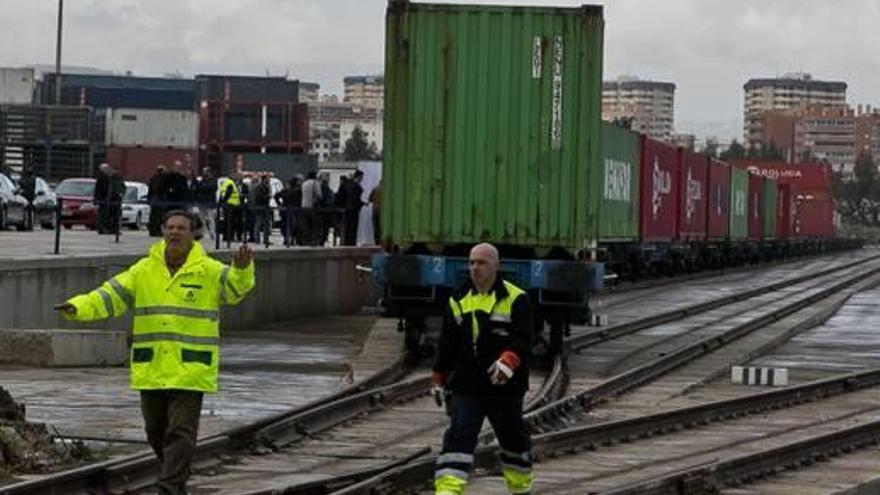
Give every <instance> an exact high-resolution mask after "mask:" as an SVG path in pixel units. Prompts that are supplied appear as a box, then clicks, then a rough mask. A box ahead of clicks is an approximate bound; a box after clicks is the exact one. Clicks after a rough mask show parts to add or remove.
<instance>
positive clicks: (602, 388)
mask: <svg viewBox="0 0 880 495" xmlns="http://www.w3.org/2000/svg"><path fill="white" fill-rule="evenodd" d="M865 263H866V264H867V263H869V262H865ZM860 265H862V263H859V264H856V265H848V266H846V267H844V268H842V270H843V271H844V275H842V276H838V278H839V279H840V280H838V281H837V282H836V283H834V284H831V285H830V286H829V287H825V288H822V287H820V286H823V285H826V284H828V282H829V280H828V278H829V277H833V276H834V275H832V274H831V273H820V274H816V276H818V277H824V278H819V279H816V280H814V281H813V282H814V283H812V284H809V283H807V284H806V286H805V287H796V285H797V283H802V284H803V283H804V282H805V281H808V280H811V278H810V277H802V279H800V280H796V281H789V282H792V283H789V284H787V286H789V287H794V288H793V289H792V290H791V291H790V292H794V293H795V294H800V297H795V300H794V301H793V302H787V303H785V304H784V307H780V308H769V310H768V311H766V312H765V313H763V314H761V315H755V316H753V317H751V318H749V319H748V320H747V321H744V322H742V323H740V324H737V325H734V326H733V327H732V328H728V329H726V330H724V331H723V332H722V333H721V334H719V335H715V336H707V337H703V338H701V339H699V340H698V341H697V342H695V343H694V344H693V345H691V346H687V347H684V348H681V349H679V351H677V352H675V353H673V354H669V355H668V356H664V357H662V358H658V359H656V360H654V361H651V362H648V363H646V364H644V365H642V366H639V367H637V368H633V369H631V370H629V371H628V372H624V373H621V374H620V375H619V376H617V377H614V378H613V379H610V380H606V381H605V382H602V383H600V384H597V386H596V387H592V388H588V389H585V390H583V391H581V392H579V393H578V394H576V395H574V396H569V397H566V398H564V399H562V400H560V401H557V402H555V403H551V404H548V405H547V406H544V407H542V408H540V409H538V410H536V411H534V412H532V413H530V414H528V415H527V419H528V420H529V422H530V423H531V424H532V425H533V427H534V428H535V431H552V430H554V429H565V428H566V427H569V426H570V425H571V424H572V423H576V422H578V421H583V420H585V419H588V418H585V417H584V416H583V415H582V413H585V412H588V411H589V410H590V409H591V408H593V407H595V406H596V405H598V404H600V403H602V402H604V401H607V400H609V399H610V398H612V397H615V396H617V395H619V394H620V393H623V392H624V391H626V390H629V389H631V388H633V387H635V386H638V385H640V384H643V383H645V382H646V381H650V380H651V379H653V378H656V377H657V376H660V375H662V374H664V373H665V372H668V371H669V370H672V369H676V368H677V367H679V366H681V365H682V364H683V363H684V362H686V361H687V360H688V359H692V358H693V357H694V356H699V355H703V354H705V353H706V352H708V351H710V350H713V349H717V348H720V347H722V346H723V344H725V343H727V342H729V341H731V340H735V338H734V337H738V336H742V335H744V334H748V333H749V332H752V331H754V330H756V329H758V328H762V327H764V326H766V325H768V324H770V323H773V322H775V321H778V320H779V319H780V318H784V317H785V316H786V315H788V314H791V313H794V312H796V311H798V310H800V309H803V308H805V307H807V306H810V305H811V304H814V303H815V302H816V301H818V300H821V299H823V298H825V297H829V296H831V295H832V294H834V293H836V292H837V291H840V290H844V289H846V288H848V287H850V286H852V285H854V284H857V283H859V282H860V281H863V280H865V279H866V278H868V277H870V276H872V275H875V274H876V273H878V272H880V264H877V263H876V262H874V263H872V264H867V265H866V266H860ZM847 270H849V271H847ZM782 285H783V286H784V285H786V284H782ZM778 288H779V287H777V290H778ZM766 293H767V292H762V291H758V292H756V294H757V295H758V297H759V296H760V295H763V294H766ZM780 304H781V303H780ZM631 326H639V325H631ZM689 338H691V339H693V336H691V337H689ZM572 347H573V348H574V347H576V345H572ZM575 360H576V357H575V356H572V357H571V358H570V359H569V364H570V365H572V363H573V362H574V361H575ZM575 380H576V378H574V379H573V383H574V381H575ZM572 386H574V385H572ZM486 448H489V449H490V450H489V451H490V452H491V448H490V447H486ZM486 462H487V465H494V463H495V462H496V460H495V457H493V456H491V455H489V456H488V457H487V459H486ZM539 469H542V468H539ZM432 471H433V466H432V459H430V458H429V459H426V460H422V461H417V462H414V463H411V464H410V465H409V466H403V467H397V468H395V469H392V470H389V471H387V472H385V473H382V474H380V475H376V476H373V477H372V478H369V479H366V480H364V481H362V482H360V483H358V484H355V485H352V486H350V487H348V488H346V489H343V490H340V491H338V492H333V493H340V494H342V493H344V494H350V493H398V492H400V493H403V490H405V489H417V488H418V485H419V484H420V483H424V482H425V481H426V480H429V479H430V478H431V476H432ZM495 481H497V480H495ZM499 486H501V485H499ZM484 489H486V487H485V486H482V487H480V488H479V489H478V488H477V487H473V488H472V490H476V492H477V493H484V491H483V490H484ZM278 493H300V492H297V491H278ZM302 493H309V492H302ZM485 493H489V492H485ZM547 493H552V492H547ZM572 493H583V492H572Z"/></svg>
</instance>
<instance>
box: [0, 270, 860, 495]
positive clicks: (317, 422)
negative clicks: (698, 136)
mask: <svg viewBox="0 0 880 495" xmlns="http://www.w3.org/2000/svg"><path fill="white" fill-rule="evenodd" d="M873 259H874V258H865V259H859V260H856V261H851V262H847V263H844V264H842V265H840V266H837V267H835V268H833V269H829V270H827V271H824V272H819V273H814V274H813V276H823V275H828V274H831V273H833V272H835V271H840V270H847V269H855V268H856V267H859V266H861V265H863V264H866V263H870V262H871V261H872V260H873ZM807 279H808V277H806V276H804V277H797V278H795V279H793V280H788V281H785V282H783V283H774V284H771V285H768V286H764V287H760V288H754V289H750V290H748V291H745V292H744V293H742V294H733V295H730V296H725V297H723V298H717V299H714V300H710V301H703V302H701V303H699V304H696V305H691V306H690V307H685V308H679V309H676V310H675V311H671V312H667V313H665V314H660V315H655V316H652V317H648V318H642V319H639V320H635V321H630V322H627V323H625V324H623V325H618V326H616V327H610V328H607V329H602V330H599V331H594V332H584V333H582V334H580V335H577V336H575V337H573V338H572V339H569V340H568V342H567V349H568V350H569V351H575V350H578V349H582V348H584V347H587V346H591V345H595V343H597V342H604V341H608V340H616V339H619V338H621V336H623V335H626V334H628V333H632V332H637V331H639V330H640V329H647V328H650V327H652V326H656V325H657V324H660V323H663V322H669V321H674V320H675V319H681V318H685V317H688V316H689V315H694V314H696V313H698V312H699V311H706V310H711V309H712V308H717V307H722V306H725V305H730V304H733V303H735V302H736V301H739V300H741V299H742V298H743V297H745V296H746V295H747V294H754V295H756V294H766V293H770V292H772V291H774V290H779V289H780V288H784V287H788V286H792V285H795V284H797V283H800V282H802V281H804V280H807ZM406 373H407V372H406V370H404V369H403V368H402V361H401V362H398V363H395V365H393V366H389V367H388V368H386V369H385V370H383V372H382V373H379V374H377V375H375V376H373V377H371V378H370V379H369V380H366V381H364V382H363V383H361V384H358V385H357V386H356V387H352V388H350V389H347V390H346V391H343V392H340V393H338V394H335V395H334V396H331V397H329V398H327V399H324V400H322V401H318V402H316V403H313V404H310V405H308V406H306V407H303V408H299V409H297V410H293V411H288V412H286V413H284V414H281V415H277V416H275V417H272V418H267V419H265V420H263V421H260V422H257V423H254V424H250V425H247V426H245V427H241V428H237V429H235V430H232V431H229V432H226V433H224V434H220V435H215V436H213V437H209V438H207V439H205V440H203V441H200V442H199V447H198V454H197V462H196V464H197V466H205V465H208V466H210V467H208V468H202V469H203V471H202V472H203V473H209V474H213V475H214V477H215V478H216V477H217V476H218V474H219V473H221V472H222V471H223V469H224V468H223V467H218V466H220V463H219V462H218V460H219V459H227V460H228V458H229V457H230V456H233V457H235V458H236V459H240V458H241V457H242V456H243V455H250V454H256V455H258V456H259V455H260V454H268V453H272V454H273V456H275V455H277V454H278V451H283V450H285V449H287V448H288V447H289V446H291V445H294V444H296V450H297V451H301V452H303V453H306V454H307V453H308V451H307V450H303V446H304V445H305V444H306V443H307V442H309V441H313V440H314V439H315V438H316V435H317V438H327V436H323V437H322V436H321V432H327V431H330V432H334V431H337V430H338V432H342V433H341V434H342V435H343V437H344V435H348V434H350V433H351V431H353V430H352V428H351V426H352V425H356V424H358V423H361V424H363V425H369V423H370V422H371V421H372V420H373V419H374V417H376V416H379V415H381V414H382V413H386V412H387V413H388V414H386V415H387V416H388V417H389V418H391V420H390V423H389V424H390V425H393V426H396V427H397V428H399V427H400V424H401V423H404V424H405V423H406V422H407V421H410V422H411V421H412V417H413V414H415V415H417V416H416V417H418V418H419V419H418V423H419V424H418V425H417V428H415V429H414V430H410V431H407V432H404V434H403V435H398V436H397V437H395V436H394V435H392V432H391V431H390V430H388V431H381V429H379V428H376V429H375V431H374V435H375V436H374V437H373V440H375V442H374V443H372V444H365V445H371V446H372V447H371V448H372V450H373V451H380V449H390V448H392V447H394V448H398V447H402V448H399V449H397V450H396V451H395V453H394V455H391V456H386V458H385V459H383V461H384V462H378V463H377V462H376V460H375V459H371V460H369V462H367V463H364V462H361V464H360V465H358V463H357V462H350V463H349V464H347V465H346V464H344V463H339V462H336V461H334V460H333V459H332V458H333V457H334V455H333V454H328V451H327V450H324V451H322V452H314V451H313V452H311V454H313V455H312V457H313V458H320V457H321V456H322V455H323V456H324V457H326V458H327V460H326V462H325V463H324V465H325V466H327V465H331V464H334V463H335V464H336V468H337V473H336V474H334V475H333V476H329V477H328V476H326V475H321V476H320V477H319V476H315V479H314V480H312V481H305V482H304V481H303V480H302V476H300V477H298V478H296V481H295V482H292V483H287V484H285V482H284V481H283V479H282V478H283V477H284V473H285V472H287V473H289V472H290V470H289V469H287V470H286V471H285V467H286V466H281V467H278V468H277V469H276V470H275V471H270V473H271V475H272V476H275V477H277V478H279V481H278V482H277V483H274V484H273V487H270V488H267V489H265V490H262V491H260V490H256V491H253V493H328V490H329V489H330V488H337V487H338V488H342V487H345V486H355V487H356V486H357V485H356V484H355V485H353V484H354V483H359V482H365V480H366V482H368V481H369V480H370V479H372V478H376V477H380V478H381V477H384V476H386V475H387V474H388V473H390V472H393V471H394V469H404V466H407V465H409V464H412V463H413V462H419V459H421V458H423V457H425V455H426V454H427V453H428V452H429V451H428V450H427V448H426V447H427V446H428V444H429V443H430V442H429V441H428V440H429V439H433V440H439V438H440V434H439V433H440V432H441V431H442V429H443V427H444V426H445V422H446V418H445V416H444V415H443V414H442V412H440V411H438V410H437V409H436V407H435V406H434V405H433V404H432V403H431V402H432V401H431V400H430V398H428V397H425V395H424V394H425V392H426V391H427V388H428V383H427V379H426V378H414V379H408V380H404V381H400V380H399V379H400V377H401V376H404V375H406ZM567 377H568V374H567V373H566V372H565V369H564V365H563V364H562V362H561V361H557V362H556V364H555V366H554V369H553V370H552V371H550V372H549V373H547V377H546V380H545V381H544V385H542V386H540V387H535V388H536V393H535V394H534V395H533V396H532V400H531V401H530V410H534V411H536V413H534V414H537V411H549V410H552V409H553V408H556V407H559V404H560V402H558V401H554V400H553V399H554V398H556V397H558V396H559V395H560V394H561V393H562V391H563V390H564V388H565V381H566V379H567ZM567 403H571V400H570V399H569V400H568V402H567ZM371 413H379V414H373V415H372V416H370V415H371ZM395 414H397V417H396V418H395V416H394V415H395ZM534 414H533V415H531V416H530V417H534V418H542V416H541V415H540V414H539V415H538V416H535V415H534ZM432 415H436V416H437V418H432ZM425 418H428V419H427V420H426V419H425ZM544 421H546V419H540V420H535V421H534V424H535V425H538V424H542V422H544ZM435 423H436V424H435ZM369 428H370V427H369V426H367V429H369ZM419 431H421V434H422V436H421V437H419V436H418V433H419ZM409 433H415V434H416V436H415V437H412V438H415V439H419V438H421V439H423V440H425V442H422V443H419V442H416V441H413V442H410V443H409V444H406V445H402V443H401V441H400V439H401V438H407V437H411V435H409ZM329 438H332V435H330V437H329ZM343 440H345V439H344V438H343ZM325 447H326V445H325ZM267 457H270V456H267ZM337 457H346V454H340V455H339V456H337ZM349 457H351V459H349V460H350V461H358V460H360V461H363V460H364V459H357V457H358V456H357V455H355V456H349ZM361 457H363V456H362V455H361ZM235 462H240V460H236V461H235ZM227 464H228V463H227ZM233 464H234V463H233ZM278 464H284V462H278ZM365 464H369V465H365ZM316 465H320V461H319V462H318V463H315V464H313V465H311V466H304V468H305V470H306V471H305V472H310V473H314V472H315V471H314V468H315V466H316ZM340 468H345V469H347V472H338V471H340ZM228 472H229V470H228V469H227V473H228ZM155 476H156V465H155V460H154V459H153V456H152V455H151V454H141V455H136V456H130V457H128V458H125V459H121V460H116V461H108V462H105V463H99V464H94V465H90V466H84V467H82V468H78V469H74V470H71V471H67V472H63V473H58V474H57V475H53V476H48V477H46V478H42V479H39V480H34V481H29V482H24V483H18V484H15V485H9V486H6V487H3V488H2V489H0V493H58V494H61V493H84V492H92V493H117V492H123V491H132V490H137V489H139V488H142V487H145V486H148V485H149V484H150V483H151V482H152V481H153V480H154V479H155ZM210 477H211V476H206V479H207V478H210ZM264 477H265V476H264ZM216 479H219V478H216ZM195 481H197V482H198V477H197V478H196V480H195ZM310 483H311V487H310V485H309V484H310ZM319 486H320V487H321V488H319ZM197 490H198V487H197ZM310 490H311V491H310ZM196 493H198V491H196ZM211 493H216V491H211ZM229 493H240V492H229Z"/></svg>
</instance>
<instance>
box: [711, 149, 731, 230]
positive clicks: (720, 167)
mask: <svg viewBox="0 0 880 495" xmlns="http://www.w3.org/2000/svg"><path fill="white" fill-rule="evenodd" d="M708 195H709V202H708V204H707V205H706V210H707V211H706V216H707V221H706V224H707V227H706V230H707V232H706V236H707V238H708V239H710V240H713V241H717V240H724V239H727V235H728V233H729V232H730V211H731V199H730V198H731V195H730V167H729V166H728V165H727V164H726V163H724V162H719V161H718V160H710V161H709V181H708Z"/></svg>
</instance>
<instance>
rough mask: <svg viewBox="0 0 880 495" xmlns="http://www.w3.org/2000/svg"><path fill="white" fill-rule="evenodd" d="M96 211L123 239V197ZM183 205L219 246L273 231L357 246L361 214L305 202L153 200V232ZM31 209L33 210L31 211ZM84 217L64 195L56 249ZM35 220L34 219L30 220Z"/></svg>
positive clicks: (201, 233)
mask: <svg viewBox="0 0 880 495" xmlns="http://www.w3.org/2000/svg"><path fill="white" fill-rule="evenodd" d="M92 203H93V204H94V207H95V209H96V210H97V211H96V219H95V222H96V225H95V227H96V229H97V230H98V231H99V232H103V233H109V234H111V235H114V236H115V241H116V242H117V243H118V242H119V236H120V234H121V230H122V222H121V220H122V208H123V206H124V205H123V203H122V202H121V201H108V202H103V203H102V202H92ZM173 210H184V211H187V212H188V213H190V214H191V215H192V216H193V218H194V220H195V233H196V238H197V239H199V240H201V239H204V238H208V239H210V240H211V241H212V242H213V243H214V246H215V248H216V249H220V247H221V245H222V244H223V243H225V244H226V247H227V248H229V247H231V244H232V243H233V242H252V243H254V244H262V245H264V246H265V247H267V248H268V247H269V246H270V245H273V242H272V240H271V237H272V236H273V235H274V234H276V233H277V234H279V235H280V236H281V245H283V246H284V247H288V248H289V247H297V246H314V247H319V246H327V245H330V246H339V245H343V246H344V245H350V246H354V245H355V244H356V241H357V238H356V237H357V227H358V222H357V214H356V213H352V212H350V211H348V210H345V209H343V208H301V207H284V206H281V207H266V206H260V207H255V206H249V205H240V206H230V205H227V204H217V203H214V204H198V203H188V202H183V203H181V202H168V201H161V202H160V201H155V202H150V222H149V224H148V229H149V230H150V234H151V235H153V236H159V235H161V223H162V220H163V217H164V215H165V214H166V213H168V212H170V211H173ZM30 214H31V215H33V214H34V213H33V210H32V209H31V212H30ZM71 223H81V222H80V221H75V220H72V219H71V218H70V217H69V216H66V215H65V211H64V199H63V198H58V200H57V202H56V205H55V222H54V224H55V249H54V253H55V254H59V253H60V252H61V238H62V236H61V232H62V230H64V226H65V225H70V224H71ZM31 225H33V223H32V224H31Z"/></svg>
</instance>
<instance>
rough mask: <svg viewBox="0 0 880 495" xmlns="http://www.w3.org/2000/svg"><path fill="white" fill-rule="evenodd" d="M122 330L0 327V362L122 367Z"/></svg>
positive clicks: (124, 354)
mask: <svg viewBox="0 0 880 495" xmlns="http://www.w3.org/2000/svg"><path fill="white" fill-rule="evenodd" d="M126 336H127V334H126V332H120V331H110V330H69V329H50V330H8V329H0V364H18V365H27V366H42V367H58V366H82V367H90V366H122V365H124V364H125V363H126V361H127V360H128V343H127V341H126Z"/></svg>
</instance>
